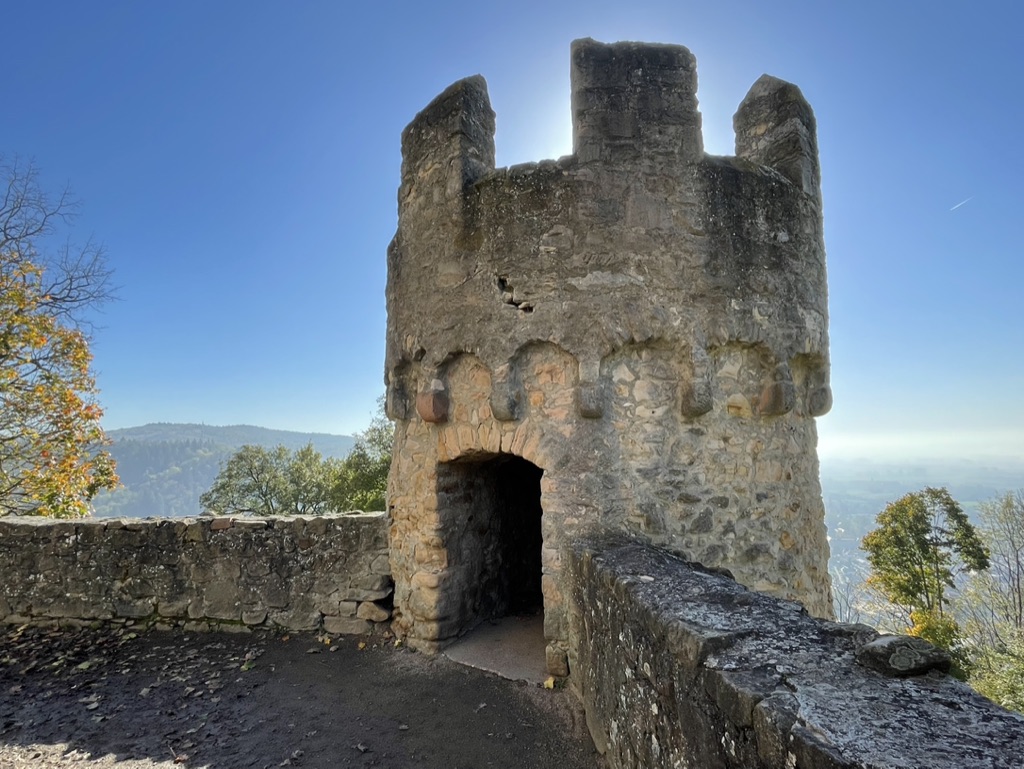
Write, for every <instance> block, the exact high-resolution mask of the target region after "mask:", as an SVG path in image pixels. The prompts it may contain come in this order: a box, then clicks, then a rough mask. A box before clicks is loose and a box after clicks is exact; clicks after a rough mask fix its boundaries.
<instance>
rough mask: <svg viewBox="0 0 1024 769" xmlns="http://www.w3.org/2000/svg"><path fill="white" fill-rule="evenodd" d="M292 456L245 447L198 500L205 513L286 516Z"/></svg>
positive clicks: (282, 451)
mask: <svg viewBox="0 0 1024 769" xmlns="http://www.w3.org/2000/svg"><path fill="white" fill-rule="evenodd" d="M290 460H291V456H290V452H289V451H288V449H286V448H285V447H284V446H278V447H277V448H275V449H265V448H263V447H262V446H252V445H246V446H242V448H240V449H239V450H238V451H237V452H235V454H233V455H232V456H231V457H230V458H229V459H228V461H227V462H226V463H225V464H224V466H223V467H222V468H221V471H220V473H219V474H218V475H217V477H216V479H215V480H214V482H213V486H211V487H210V490H209V491H207V492H205V493H204V494H203V495H202V496H201V497H199V504H200V505H201V506H202V507H203V509H204V510H210V511H212V512H217V513H242V514H249V515H287V514H289V513H291V512H292V511H291V510H290V509H289V508H288V503H289V498H290V496H291V494H290V492H289V482H288V470H289V467H288V466H289V463H290Z"/></svg>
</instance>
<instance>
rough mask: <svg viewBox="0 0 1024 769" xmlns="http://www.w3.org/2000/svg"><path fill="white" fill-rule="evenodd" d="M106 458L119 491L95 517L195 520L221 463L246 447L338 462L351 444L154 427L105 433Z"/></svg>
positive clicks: (239, 428)
mask: <svg viewBox="0 0 1024 769" xmlns="http://www.w3.org/2000/svg"><path fill="white" fill-rule="evenodd" d="M107 435H108V436H109V437H110V439H111V440H112V441H113V445H112V446H111V447H110V453H111V454H113V456H114V458H115V459H116V460H117V472H118V475H120V476H121V483H122V484H123V488H120V489H117V490H116V491H113V492H102V493H101V494H100V495H99V496H98V497H97V498H96V499H95V500H93V502H94V507H95V514H96V515H97V516H99V517H105V518H106V517H119V516H129V517H133V518H144V517H146V516H173V517H180V516H186V515H198V514H199V513H201V512H202V511H201V510H200V509H199V496H200V495H201V494H202V493H203V492H204V491H206V490H207V489H209V488H210V486H211V485H212V484H213V480H214V478H216V477H217V473H218V472H220V468H221V465H222V463H224V462H226V461H227V459H228V458H229V457H230V456H231V455H232V454H234V453H235V451H237V450H238V449H239V448H241V447H242V446H244V445H246V444H254V445H258V446H266V447H267V448H273V447H275V446H285V447H287V448H289V449H292V450H294V449H298V448H302V447H303V446H305V445H306V444H308V443H312V444H313V447H314V448H315V449H316V450H317V451H319V452H320V453H321V454H323V455H324V456H329V457H344V456H346V455H347V454H348V453H349V451H351V450H352V446H353V444H354V443H355V439H354V438H353V437H352V436H350V435H330V434H328V433H299V432H291V431H289V430H270V429H267V428H265V427H253V426H251V425H231V426H228V427H214V426H211V425H194V424H169V423H157V424H149V425H143V426H142V427H127V428H124V429H120V430H110V431H108V432H107Z"/></svg>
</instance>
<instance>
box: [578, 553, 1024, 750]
mask: <svg viewBox="0 0 1024 769" xmlns="http://www.w3.org/2000/svg"><path fill="white" fill-rule="evenodd" d="M563 561H564V562H565V568H566V571H567V573H568V578H569V585H570V587H569V590H570V592H571V595H570V596H569V602H570V665H571V668H572V683H573V685H574V687H575V688H576V689H577V692H578V693H579V694H580V696H581V697H582V699H583V702H584V706H585V708H586V712H587V721H588V725H589V727H590V730H591V733H592V734H593V736H594V740H595V743H596V745H597V747H598V749H599V750H601V751H602V752H603V753H605V755H606V756H607V758H608V760H609V766H611V767H613V769H618V768H619V767H622V768H625V767H638V766H643V767H649V768H651V769H653V768H655V767H666V768H668V767H679V766H700V767H708V768H709V769H710V768H714V767H745V768H747V769H754V768H755V767H765V768H767V767H780V768H781V767H787V769H805V768H814V769H818V768H821V769H824V768H825V767H827V768H828V769H839V768H840V767H843V768H845V767H851V768H852V767H858V768H860V767H865V768H866V767H872V769H887V768H888V767H893V768H895V767H931V768H933V769H938V768H939V767H950V768H952V767H956V769H968V768H969V767H987V768H988V769H997V768H1005V769H1011V767H1013V768H1016V769H1019V767H1020V766H1021V760H1022V756H1024V717H1021V716H1020V715H1018V714H1015V713H1010V712H1009V711H1006V710H1003V709H1002V708H1000V707H998V706H997V705H995V704H993V703H992V702H990V701H989V700H987V699H985V698H984V697H982V696H980V695H979V694H977V693H976V692H974V691H973V690H972V689H970V688H969V687H968V686H966V685H965V684H962V683H960V682H959V681H956V680H955V679H953V678H951V677H949V676H947V675H945V674H943V673H940V672H938V671H932V672H929V673H927V674H924V675H918V676H913V677H894V676H890V675H885V674H883V673H879V672H875V671H874V670H870V669H868V668H866V667H862V666H861V665H860V664H859V663H858V662H857V661H856V656H860V655H858V651H860V652H861V654H863V652H864V649H865V647H866V646H867V644H868V643H870V642H872V641H876V639H878V634H877V633H876V632H874V631H873V630H872V629H871V628H868V627H866V626H864V625H843V624H838V623H834V622H828V621H824V620H818V619H813V618H811V617H809V616H808V615H807V613H806V612H805V611H804V610H803V609H802V608H801V607H800V606H799V605H797V604H796V603H792V602H789V601H784V600H779V599H776V598H771V597H769V596H765V595H763V594H760V593H756V592H753V591H750V590H747V589H745V588H743V587H741V586H740V585H738V584H737V583H736V582H734V581H733V580H731V579H729V578H728V577H725V576H722V575H719V574H712V573H706V572H704V571H700V570H698V569H696V568H694V567H692V566H691V565H689V564H687V563H685V562H683V561H682V560H680V559H678V558H676V557H675V556H673V555H671V554H669V553H667V552H666V551H663V550H660V549H658V548H655V547H651V546H646V545H641V544H635V543H624V542H611V543H608V542H605V543H604V544H601V543H596V542H591V543H583V544H575V545H573V546H571V547H569V548H568V549H567V550H566V554H565V557H564V558H563ZM882 640H884V641H891V640H893V638H892V637H888V638H884V639H882ZM878 645H879V642H876V643H874V644H871V648H874V647H877V646H878ZM907 653H908V652H907V651H906V650H904V651H903V652H901V654H903V655H906V654H907ZM909 653H910V655H911V656H915V653H914V652H913V651H911V652H909ZM893 659H895V658H890V663H892V664H896V663H900V662H901V661H902V662H905V661H906V660H904V659H903V658H902V657H901V659H899V660H895V662H893Z"/></svg>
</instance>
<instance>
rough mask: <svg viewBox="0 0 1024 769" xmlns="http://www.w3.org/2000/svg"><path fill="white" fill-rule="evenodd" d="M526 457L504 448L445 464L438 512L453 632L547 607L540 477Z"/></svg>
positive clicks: (540, 472) (439, 482)
mask: <svg viewBox="0 0 1024 769" xmlns="http://www.w3.org/2000/svg"><path fill="white" fill-rule="evenodd" d="M543 474H544V471H543V470H541V469H540V468H539V467H537V466H536V465H534V464H533V463H531V462H528V461H526V460H525V459H522V458H520V457H516V456H512V455H507V454H497V455H494V454H492V455H488V456H486V457H484V458H482V459H477V458H473V459H463V460H458V461H455V462H449V463H445V464H442V465H440V466H439V467H438V476H437V487H438V500H437V503H438V511H439V512H440V515H441V519H442V531H443V532H444V540H445V541H444V544H445V549H446V550H447V553H448V569H449V572H450V574H449V579H448V580H446V584H447V589H448V590H451V591H460V592H461V594H460V595H457V596H456V595H449V596H447V599H448V600H447V601H445V602H444V603H446V604H447V605H448V606H449V607H451V610H452V613H451V614H450V615H449V617H448V622H447V623H445V624H447V625H448V628H447V630H448V631H449V632H448V633H445V635H447V636H448V637H453V636H455V635H459V634H461V633H463V632H465V631H466V630H468V629H470V628H471V627H473V626H474V625H476V624H478V623H479V622H481V621H482V620H489V619H497V618H499V617H506V616H509V615H529V614H536V613H538V612H540V611H542V610H543V607H544V598H543V595H542V593H541V544H542V542H543V538H542V535H541V517H542V515H543V510H542V508H541V501H540V479H541V476H542V475H543Z"/></svg>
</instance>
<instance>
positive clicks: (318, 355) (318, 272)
mask: <svg viewBox="0 0 1024 769" xmlns="http://www.w3.org/2000/svg"><path fill="white" fill-rule="evenodd" d="M372 5H373V7H372V8H371V7H367V6H366V5H364V4H356V3H348V2H341V1H340V0H336V1H331V2H328V1H326V0H291V1H289V2H285V1H284V0H280V1H278V2H267V1H265V0H244V1H243V0H232V1H231V2H228V1H227V0H221V1H219V2H218V1H216V0H203V1H202V2H196V1H194V0H176V1H175V2H173V3H167V2H155V1H153V2H149V1H145V0H131V1H130V2H120V1H118V2H115V1H114V0H91V1H90V2H83V1H81V0H63V1H58V0H33V2H22V3H17V4H14V3H9V4H7V7H6V8H5V10H4V27H5V29H6V30H7V32H8V34H6V35H5V44H4V58H5V61H6V62H7V67H6V73H5V77H4V78H3V80H2V85H0V94H2V96H3V104H4V106H5V109H4V113H5V114H4V120H3V128H2V129H0V130H2V133H0V135H2V137H3V140H2V142H0V151H2V152H3V153H4V154H6V155H7V156H8V157H10V156H12V155H20V156H22V157H28V158H33V159H34V160H35V162H36V163H37V164H38V165H39V166H40V167H41V168H42V170H43V180H44V183H45V184H46V185H47V186H49V187H51V188H54V189H56V188H58V187H60V186H62V185H64V184H65V183H67V182H70V184H71V186H72V188H73V190H74V191H75V193H76V195H77V197H78V198H79V200H80V201H81V203H82V214H81V216H80V217H79V219H78V221H77V224H76V227H75V229H74V230H73V231H72V236H73V238H74V239H76V240H83V239H85V238H86V237H88V236H90V235H92V236H95V237H96V238H97V239H99V240H101V241H102V242H103V243H104V244H105V246H106V249H107V253H108V256H109V259H110V263H111V266H112V267H113V268H114V269H115V271H116V275H115V282H116V283H117V284H118V286H119V290H118V295H119V297H120V299H119V300H118V301H117V302H115V303H112V304H110V305H108V306H107V307H106V308H105V311H104V313H103V315H102V317H101V318H100V324H101V328H100V329H99V330H98V331H97V333H96V335H95V339H94V344H93V349H94V352H95V366H96V370H97V376H98V381H99V385H100V387H101V389H102V395H101V400H102V403H103V405H104V407H105V408H106V417H105V422H104V424H105V425H106V426H107V427H108V428H114V427H126V426H131V425H137V424H143V423H146V422H153V421H169V422H170V421H173V422H205V423H207V424H238V423H247V424H259V425H263V426H267V427H274V428H282V429H295V430H304V431H320V432H345V433H348V432H352V431H355V430H358V429H361V428H362V427H364V426H365V425H366V423H367V421H368V419H369V416H370V413H371V412H372V410H373V407H374V401H375V399H376V397H377V395H378V394H379V393H380V392H381V391H382V390H383V378H382V377H383V374H382V367H383V354H384V349H383V344H384V323H385V314H384V280H385V250H386V247H387V243H388V241H389V240H390V238H391V236H392V234H393V233H394V228H395V223H396V204H395V200H396V190H397V186H398V181H399V164H400V160H401V158H400V148H399V137H400V133H401V130H402V128H403V127H404V126H405V125H406V124H407V123H408V122H409V120H411V118H412V117H413V115H414V114H415V113H416V112H417V111H418V110H419V109H421V108H422V107H423V106H425V105H426V104H427V103H428V102H429V101H430V100H431V99H432V98H433V97H434V96H435V95H436V94H437V93H439V92H440V91H441V90H442V89H443V88H444V87H445V86H447V85H448V84H449V83H451V82H452V81H454V80H456V79H459V78H461V77H465V76H467V75H471V74H475V73H480V74H482V75H484V77H486V78H487V81H488V84H489V88H490V93H491V100H492V103H493V105H494V108H495V110H496V112H497V115H498V118H497V120H498V134H497V152H498V163H499V165H508V164H511V163H518V162H526V161H531V160H540V159H543V158H548V157H558V156H560V155H563V154H568V153H569V152H570V151H571V137H570V124H569V121H570V115H569V82H568V70H569V43H570V42H571V41H572V40H573V39H574V38H578V37H594V38H596V39H598V40H603V41H608V42H610V41H615V40H647V41H652V42H666V43H679V44H682V45H686V46H687V47H689V48H690V50H692V51H693V52H694V54H695V55H696V56H697V60H698V66H699V76H700V91H699V97H700V104H701V110H702V112H703V116H704V131H705V146H706V149H707V150H708V151H709V152H711V153H715V154H728V153H731V151H732V141H733V139H732V130H731V120H732V114H733V112H734V111H735V108H736V106H737V105H738V104H739V102H740V100H741V99H742V98H743V95H744V94H745V93H746V91H747V89H748V88H749V87H750V85H751V84H752V83H753V82H754V81H755V80H756V79H757V78H758V77H759V76H760V75H761V74H762V73H765V72H767V73H769V74H772V75H776V76H778V77H781V78H784V79H787V80H790V81H792V82H794V83H796V84H797V85H799V86H800V87H801V89H802V90H803V92H804V94H805V96H806V97H807V98H808V100H809V101H810V102H811V104H812V106H813V108H814V110H815V112H816V115H817V118H818V130H819V145H820V149H821V165H822V176H823V194H824V199H825V228H826V229H825V235H826V246H827V249H828V258H829V277H830V302H831V333H832V364H833V388H834V392H835V407H834V409H833V411H832V413H831V414H829V415H828V416H827V417H825V418H823V419H821V420H819V428H820V433H821V448H822V452H823V453H824V454H830V453H831V454H841V455H859V456H872V457H880V456H887V455H896V456H901V455H903V456H912V455H928V454H943V455H946V456H963V457H977V456H981V455H989V456H995V457H999V456H1004V457H1007V456H1016V457H1018V458H1024V407H1022V403H1021V400H1022V399H1024V322H1022V313H1021V307H1022V305H1024V247H1022V240H1024V239H1022V234H1021V220H1022V214H1021V210H1022V206H1024V142H1022V141H1021V137H1020V133H1021V129H1022V126H1024V107H1022V104H1024V100H1022V99H1021V98H1020V92H1021V87H1022V86H1021V83H1022V81H1024V45H1022V39H1021V29H1022V28H1024V10H1021V9H1024V6H1020V5H1019V4H1016V3H1013V2H1010V0H1005V1H1004V2H986V0H978V1H976V2H973V3H935V2H909V1H904V2H900V1H899V0H896V1H894V0H889V1H888V2H873V1H871V0H866V1H862V2H857V3H838V2H836V3H831V2H828V3H825V2H789V1H787V0H779V2H775V3H764V2H749V3H744V2H728V1H722V2H710V1H707V2H702V3H692V2H685V0H672V2H653V1H651V2H648V1H645V0H635V1H634V2H630V3H625V2H616V3H611V2H600V1H594V2H587V3H580V2H565V3H560V2H557V1H556V0H549V1H548V2H532V1H531V0H523V1H522V2H516V3H500V2H497V3H481V2H451V1H445V0H443V1H441V2H433V3H428V2H404V1H403V2H378V3H375V4H372ZM962 201H967V202H965V203H963V204H962V205H959V207H958V204H960V203H961V202H962Z"/></svg>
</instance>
